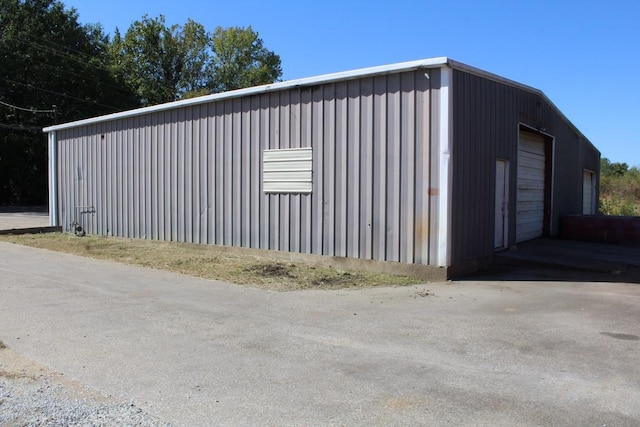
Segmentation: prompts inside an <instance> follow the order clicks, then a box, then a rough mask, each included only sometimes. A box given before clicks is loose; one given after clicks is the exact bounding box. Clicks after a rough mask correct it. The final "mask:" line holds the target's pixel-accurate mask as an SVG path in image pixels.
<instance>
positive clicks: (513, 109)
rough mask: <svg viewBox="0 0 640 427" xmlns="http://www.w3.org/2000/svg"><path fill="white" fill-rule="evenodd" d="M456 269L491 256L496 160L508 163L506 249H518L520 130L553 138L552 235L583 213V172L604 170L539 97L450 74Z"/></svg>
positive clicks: (460, 73) (595, 153) (588, 147)
mask: <svg viewBox="0 0 640 427" xmlns="http://www.w3.org/2000/svg"><path fill="white" fill-rule="evenodd" d="M452 102H453V121H454V122H453V123H454V131H453V133H454V148H453V151H454V166H453V168H454V170H453V219H452V220H453V224H452V247H453V253H452V263H453V264H462V263H465V262H469V261H473V260H477V259H481V258H483V257H490V256H492V255H493V235H494V230H493V227H494V219H495V218H494V214H495V206H494V203H493V202H494V197H495V195H494V191H495V163H496V159H498V158H499V159H505V160H509V165H510V171H509V176H510V192H509V200H510V203H509V210H510V215H509V218H510V225H509V245H513V244H515V237H516V229H515V218H516V215H515V212H516V201H517V197H516V185H517V180H516V177H517V173H516V171H517V169H516V168H517V153H518V132H519V124H520V123H523V124H525V125H527V126H530V127H532V128H534V129H544V131H545V132H546V133H548V134H550V135H553V136H554V137H555V153H554V158H553V162H554V168H553V176H552V181H553V184H552V185H553V193H552V196H551V197H552V201H551V203H552V217H551V231H552V234H557V232H558V227H559V220H560V217H562V216H564V215H568V214H576V213H577V214H579V213H580V212H581V208H582V204H581V201H582V200H581V198H582V193H581V185H582V170H583V169H584V168H587V169H590V170H594V171H598V170H599V159H600V154H599V152H598V151H597V150H596V149H595V148H593V146H592V145H591V144H590V143H589V142H588V141H586V140H585V139H584V138H583V137H581V136H580V134H579V133H578V132H576V131H575V130H574V129H573V128H572V126H571V125H570V124H569V123H567V122H566V120H565V119H564V118H563V117H562V116H561V115H560V114H558V113H557V112H556V111H555V110H554V108H553V107H552V106H551V105H549V104H548V103H547V102H546V101H545V100H544V99H543V98H542V97H540V96H539V95H537V94H535V93H531V92H529V91H526V90H523V89H520V88H515V87H513V86H509V85H506V84H504V83H499V82H496V81H493V80H490V79H487V78H484V77H479V76H476V75H473V74H470V73H468V72H464V71H460V70H454V72H453V100H452Z"/></svg>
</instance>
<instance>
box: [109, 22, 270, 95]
mask: <svg viewBox="0 0 640 427" xmlns="http://www.w3.org/2000/svg"><path fill="white" fill-rule="evenodd" d="M110 56H111V63H112V67H113V71H114V73H115V75H117V76H118V77H119V78H120V79H121V80H123V81H125V82H126V84H127V86H128V87H129V88H131V89H132V90H134V91H135V92H136V93H137V94H138V96H139V97H140V99H141V102H142V103H143V104H144V105H152V104H158V103H162V102H168V101H174V100H177V99H183V98H191V97H194V96H201V95H206V94H209V93H211V92H223V91H227V90H233V89H239V88H244V87H249V86H256V85H261V84H267V83H273V82H274V81H276V80H278V79H279V78H280V76H281V75H282V69H281V65H280V57H279V56H278V55H276V54H275V53H273V52H272V51H270V50H268V49H267V48H265V47H264V44H263V41H262V39H260V37H259V36H258V33H256V32H254V31H253V30H252V29H251V27H248V28H239V27H232V28H226V29H225V28H222V27H217V28H216V29H215V31H214V33H213V34H210V33H208V32H207V31H206V30H205V28H204V27H203V26H202V25H201V24H199V23H197V22H195V21H193V20H188V21H187V23H186V24H185V25H184V26H180V25H173V26H171V27H169V26H167V24H166V20H165V17H164V16H162V15H160V16H159V17H158V18H150V17H149V16H147V15H145V16H144V17H143V18H142V20H140V21H136V22H134V23H133V24H132V25H131V27H129V29H128V30H127V32H126V33H125V35H124V37H122V36H121V35H120V32H119V31H117V30H116V32H115V34H114V37H113V39H112V42H111V51H110Z"/></svg>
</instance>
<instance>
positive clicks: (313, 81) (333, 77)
mask: <svg viewBox="0 0 640 427" xmlns="http://www.w3.org/2000/svg"><path fill="white" fill-rule="evenodd" d="M439 67H451V68H453V69H456V70H460V71H464V72H467V73H470V74H474V75H477V76H480V77H484V78H487V79H490V80H494V81H496V82H499V83H503V84H506V85H508V86H513V87H516V88H519V89H522V90H525V91H528V92H532V93H535V94H537V95H539V96H540V97H542V99H543V100H544V101H545V102H547V103H548V104H549V105H550V106H551V107H552V108H553V109H554V110H555V111H556V113H558V114H559V115H560V117H562V118H563V119H564V121H565V122H567V123H568V124H569V126H571V128H573V130H574V131H576V132H577V133H578V135H580V136H581V137H582V138H584V140H585V141H587V142H588V143H589V144H590V145H591V147H593V149H594V150H596V151H598V153H600V151H599V150H598V149H597V148H596V147H595V146H594V145H593V143H592V142H591V141H589V139H588V138H587V137H586V136H584V134H583V133H582V132H581V131H580V130H579V129H578V128H577V127H576V126H575V125H574V124H573V123H572V122H571V120H569V119H568V118H567V116H565V115H564V113H563V112H562V111H560V109H559V108H558V107H556V105H555V104H554V103H553V102H551V100H550V99H549V98H547V96H546V95H545V94H544V92H542V91H541V90H540V89H536V88H534V87H531V86H527V85H525V84H522V83H518V82H516V81H514V80H509V79H507V78H505V77H501V76H499V75H497V74H493V73H490V72H488V71H484V70H481V69H479V68H475V67H472V66H470V65H466V64H463V63H461V62H458V61H454V60H452V59H449V58H447V57H444V56H443V57H438V58H429V59H422V60H418V61H409V62H400V63H397V64H390V65H382V66H378V67H370V68H362V69H359V70H351V71H343V72H340V73H332V74H323V75H321V76H316V77H306V78H302V79H296V80H289V81H286V82H279V83H272V84H268V85H263V86H255V87H250V88H246V89H238V90H232V91H229V92H222V93H215V94H212V95H205V96H199V97H197V98H190V99H183V100H180V101H174V102H167V103H165V104H158V105H152V106H150V107H143V108H136V109H134V110H128V111H122V112H119V113H114V114H108V115H105V116H98V117H92V118H89V119H84V120H78V121H75V122H69V123H63V124H59V125H54V126H49V127H46V128H44V129H42V130H43V132H51V131H56V130H62V129H70V128H75V127H79V126H87V125H93V124H96V123H103V122H108V121H111V120H117V119H124V118H128V117H135V116H140V115H143V114H150V113H155V112H158V111H166V110H171V109H174V108H180V107H187V106H190V105H198V104H206V103H208V102H213V101H219V100H222V99H230V98H238V97H241V96H247V95H256V94H260V93H267V92H273V91H276V90H282V89H290V88H294V87H301V86H312V85H317V84H323V83H331V82H336V81H344V80H352V79H356V78H360V77H366V76H376V75H384V74H392V73H397V72H400V71H411V70H416V69H419V68H439Z"/></svg>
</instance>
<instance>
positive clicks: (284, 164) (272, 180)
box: [262, 148, 313, 193]
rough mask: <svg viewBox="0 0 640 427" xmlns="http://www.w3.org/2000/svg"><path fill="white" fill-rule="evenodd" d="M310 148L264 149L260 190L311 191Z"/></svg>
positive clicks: (278, 191)
mask: <svg viewBox="0 0 640 427" xmlns="http://www.w3.org/2000/svg"><path fill="white" fill-rule="evenodd" d="M312 165H313V151H312V149H311V148H291V149H283V150H264V152H263V154H262V191H264V192H265V193H311V186H312V171H311V169H312Z"/></svg>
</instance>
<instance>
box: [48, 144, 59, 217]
mask: <svg viewBox="0 0 640 427" xmlns="http://www.w3.org/2000/svg"><path fill="white" fill-rule="evenodd" d="M57 145H58V144H57V140H56V133H55V132H50V133H49V225H50V226H51V227H54V226H56V225H58V147H57Z"/></svg>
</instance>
